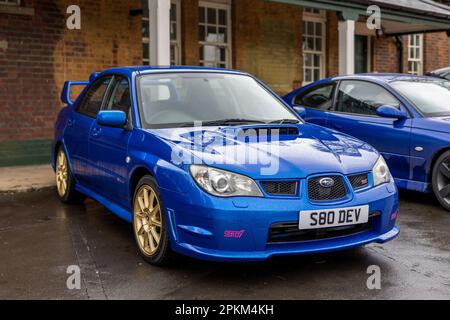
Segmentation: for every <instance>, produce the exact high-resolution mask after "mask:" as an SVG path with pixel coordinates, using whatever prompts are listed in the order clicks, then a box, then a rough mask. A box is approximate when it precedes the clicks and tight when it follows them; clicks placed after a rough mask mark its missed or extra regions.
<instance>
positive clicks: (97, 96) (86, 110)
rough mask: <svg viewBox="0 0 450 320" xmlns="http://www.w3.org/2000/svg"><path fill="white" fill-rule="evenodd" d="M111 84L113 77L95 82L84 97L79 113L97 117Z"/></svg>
mask: <svg viewBox="0 0 450 320" xmlns="http://www.w3.org/2000/svg"><path fill="white" fill-rule="evenodd" d="M110 82H111V77H108V78H102V79H99V80H97V81H96V82H94V84H93V85H92V86H91V87H90V88H89V89H88V91H87V93H86V95H85V96H84V98H83V101H82V102H81V105H80V107H79V108H78V111H79V112H81V113H83V114H86V115H88V116H91V117H96V116H97V113H98V112H99V111H100V108H101V107H102V101H103V97H104V96H105V93H106V90H107V89H108V85H109V83H110Z"/></svg>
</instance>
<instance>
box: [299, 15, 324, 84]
mask: <svg viewBox="0 0 450 320" xmlns="http://www.w3.org/2000/svg"><path fill="white" fill-rule="evenodd" d="M308 22H313V23H320V24H321V25H322V36H321V38H322V41H321V42H322V43H321V46H322V50H321V51H317V50H305V48H304V45H303V44H304V42H303V39H304V37H305V31H306V30H302V49H303V50H302V51H303V56H302V63H303V79H302V84H303V85H307V84H309V83H312V82H314V81H316V80H319V79H316V80H314V81H305V75H306V69H308V68H311V67H307V66H306V65H305V55H306V54H313V55H319V56H320V67H319V73H320V76H319V77H320V79H323V78H325V74H326V54H327V51H326V40H327V32H326V27H327V18H326V11H325V10H320V11H319V13H318V14H317V13H312V12H305V10H303V23H304V24H305V25H306V24H307V23H308ZM310 37H311V35H310ZM313 37H314V38H317V37H316V36H315V35H313ZM314 69H316V68H314V67H312V70H313V71H314Z"/></svg>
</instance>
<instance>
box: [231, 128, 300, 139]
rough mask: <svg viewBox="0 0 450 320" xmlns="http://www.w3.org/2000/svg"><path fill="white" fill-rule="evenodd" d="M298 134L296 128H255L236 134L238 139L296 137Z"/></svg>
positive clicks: (242, 130)
mask: <svg viewBox="0 0 450 320" xmlns="http://www.w3.org/2000/svg"><path fill="white" fill-rule="evenodd" d="M298 134H299V132H298V129H297V128H296V127H285V126H283V127H256V128H245V129H241V130H239V132H238V136H239V137H252V136H273V135H278V136H298Z"/></svg>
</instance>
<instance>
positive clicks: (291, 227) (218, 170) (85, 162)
mask: <svg viewBox="0 0 450 320" xmlns="http://www.w3.org/2000/svg"><path fill="white" fill-rule="evenodd" d="M74 85H85V86H86V87H85V88H84V90H83V91H82V92H81V94H80V95H79V97H78V98H77V99H76V101H74V102H72V101H71V99H70V92H71V88H72V87H73V86H74ZM62 100H63V102H65V103H66V104H67V106H66V107H64V108H63V109H62V110H61V111H60V113H59V115H58V118H57V121H56V128H55V137H54V145H53V164H54V169H55V172H56V182H57V192H58V195H59V197H60V198H61V200H62V201H63V202H65V203H74V202H78V201H82V200H83V199H84V197H86V196H88V197H91V198H93V199H95V200H97V201H98V202H100V203H102V204H103V205H104V206H106V207H107V208H108V209H110V210H111V211H113V212H114V213H115V214H117V215H118V216H120V217H121V218H123V219H125V220H126V221H129V222H130V223H132V224H133V231H134V236H135V239H136V243H137V246H138V248H139V252H140V254H141V255H142V257H143V258H144V259H145V260H146V261H148V262H150V263H152V264H156V265H163V264H165V263H167V262H168V261H169V259H170V258H171V256H172V255H173V253H174V252H175V253H181V254H184V255H188V256H191V257H196V258H200V259H206V260H218V261H255V260H265V259H267V258H269V257H271V256H279V255H296V254H306V253H315V252H327V251H334V250H339V249H346V248H352V247H357V246H362V245H365V244H368V243H371V242H377V243H384V242H386V241H388V240H390V239H393V238H394V237H396V236H397V235H398V233H399V229H398V228H397V227H396V225H395V222H396V218H397V213H398V195H397V189H396V186H395V184H394V181H393V178H392V176H391V174H390V172H389V169H388V167H387V165H386V163H385V161H384V159H383V157H382V156H380V154H379V153H378V152H377V151H376V150H375V149H373V148H372V147H371V146H370V145H368V144H366V143H364V142H362V141H360V140H357V139H355V138H352V137H350V136H347V135H345V134H342V133H338V132H337V131H332V130H328V129H325V128H321V127H319V126H316V125H313V124H305V123H304V122H303V121H302V120H301V119H300V118H299V117H298V116H297V115H296V113H295V111H294V110H293V109H291V107H290V106H288V105H287V104H286V103H285V102H283V100H282V99H281V98H279V97H278V96H277V95H276V94H274V93H273V92H272V91H271V90H270V89H269V88H267V87H266V86H265V85H263V84H262V83H261V82H260V81H258V80H257V79H255V78H254V77H252V76H251V75H248V74H246V73H242V72H238V71H229V70H221V69H211V68H201V67H167V68H150V67H127V68H115V69H109V70H106V71H104V72H102V73H99V74H97V73H94V74H93V75H92V76H91V77H90V80H89V81H88V82H66V83H65V85H64V89H63V92H62Z"/></svg>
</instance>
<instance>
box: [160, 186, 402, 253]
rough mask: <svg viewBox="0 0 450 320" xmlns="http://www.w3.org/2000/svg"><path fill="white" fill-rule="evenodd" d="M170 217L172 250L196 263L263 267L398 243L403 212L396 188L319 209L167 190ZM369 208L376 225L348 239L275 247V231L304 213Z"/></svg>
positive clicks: (294, 201) (381, 188) (164, 193)
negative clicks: (262, 263) (277, 260)
mask: <svg viewBox="0 0 450 320" xmlns="http://www.w3.org/2000/svg"><path fill="white" fill-rule="evenodd" d="M162 197H163V200H164V203H165V207H166V208H167V212H168V221H169V227H170V237H171V245H172V249H173V250H174V251H176V252H178V253H181V254H184V255H188V256H191V257H194V258H199V259H204V260H215V261H258V260H266V259H268V258H270V257H272V256H285V255H298V254H311V253H321V252H330V251H336V250H343V249H348V248H354V247H358V246H362V245H365V244H368V243H372V242H376V243H384V242H386V241H389V240H391V239H393V238H395V237H396V236H397V235H398V234H399V229H398V228H397V227H396V226H395V220H396V215H397V212H398V195H397V189H396V187H395V185H394V183H393V182H391V183H389V184H385V185H381V186H378V187H376V188H371V189H368V190H365V191H361V192H355V193H354V194H353V196H352V199H350V200H349V201H347V202H345V203H339V204H327V205H326V206H325V205H317V204H313V203H310V202H309V201H308V200H307V199H302V198H298V199H292V198H289V199H288V198H230V199H223V198H216V197H212V196H209V195H206V194H204V193H203V192H201V191H200V192H197V191H194V192H192V193H190V194H178V193H174V192H171V191H169V190H162ZM367 204H368V205H369V212H370V213H371V214H372V215H374V218H373V220H372V221H371V225H370V226H369V227H368V228H366V229H363V230H359V231H357V232H356V231H355V232H354V233H351V232H350V233H348V234H346V235H343V236H342V235H340V236H331V237H326V238H320V239H307V240H305V241H303V240H302V241H284V242H272V241H270V239H269V235H270V230H271V227H272V226H273V225H274V224H277V223H286V222H289V223H294V222H296V221H297V222H298V219H299V211H301V210H315V209H327V208H341V207H352V206H360V205H367Z"/></svg>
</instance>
